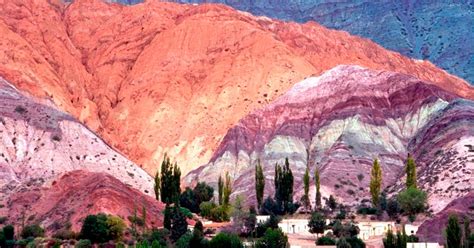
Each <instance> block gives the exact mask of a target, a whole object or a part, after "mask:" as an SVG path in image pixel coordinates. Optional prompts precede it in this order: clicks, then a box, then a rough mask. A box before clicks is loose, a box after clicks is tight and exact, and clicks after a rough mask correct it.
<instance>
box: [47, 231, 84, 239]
mask: <svg viewBox="0 0 474 248" xmlns="http://www.w3.org/2000/svg"><path fill="white" fill-rule="evenodd" d="M77 236H78V235H77V233H75V232H74V231H71V230H69V229H59V230H58V231H56V233H54V234H53V238H55V239H62V240H68V239H76V238H77Z"/></svg>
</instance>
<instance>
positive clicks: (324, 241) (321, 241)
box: [316, 236, 336, 245]
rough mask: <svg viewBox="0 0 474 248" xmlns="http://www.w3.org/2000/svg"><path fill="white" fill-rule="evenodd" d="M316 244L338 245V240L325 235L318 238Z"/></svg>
mask: <svg viewBox="0 0 474 248" xmlns="http://www.w3.org/2000/svg"><path fill="white" fill-rule="evenodd" d="M316 245H336V240H334V239H333V238H331V237H328V236H323V237H321V238H319V239H318V240H316Z"/></svg>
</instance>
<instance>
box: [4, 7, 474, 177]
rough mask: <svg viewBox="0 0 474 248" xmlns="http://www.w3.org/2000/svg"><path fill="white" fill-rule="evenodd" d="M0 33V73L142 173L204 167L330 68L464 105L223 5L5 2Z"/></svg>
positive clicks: (344, 46)
mask: <svg viewBox="0 0 474 248" xmlns="http://www.w3.org/2000/svg"><path fill="white" fill-rule="evenodd" d="M51 27H54V28H51ZM0 34H1V35H2V39H1V40H0V75H2V76H4V77H5V78H6V79H8V80H9V81H10V82H11V83H12V84H14V85H16V86H17V87H18V88H20V89H22V90H26V91H28V92H30V93H32V94H33V95H35V96H40V97H44V98H48V99H51V100H52V101H53V102H54V103H55V104H56V105H57V106H59V107H60V108H61V109H63V110H65V111H67V112H69V113H71V114H72V115H73V116H75V117H76V118H77V119H79V120H80V121H81V122H83V123H85V124H86V125H87V126H88V127H90V128H91V129H92V130H93V131H97V132H98V134H99V135H100V136H101V137H103V138H104V139H105V140H106V141H107V142H108V143H110V144H111V145H112V146H113V147H115V148H118V149H119V150H120V151H121V152H123V153H124V154H126V155H127V157H128V158H130V159H131V160H132V161H134V162H135V163H137V164H139V165H140V166H143V167H144V168H145V169H146V170H147V171H148V172H151V173H154V172H155V170H156V168H157V167H158V165H159V163H160V161H161V159H162V156H163V153H164V152H168V153H169V155H171V156H172V157H175V158H176V159H177V160H178V163H179V164H180V165H181V167H182V170H183V172H187V171H189V170H191V169H194V168H196V167H197V166H199V165H202V164H205V163H207V162H208V161H209V159H210V158H211V156H212V154H213V153H214V151H215V149H216V148H217V145H218V144H219V143H220V142H221V140H222V138H223V136H224V135H225V133H226V131H227V129H228V128H229V127H231V126H232V125H234V124H235V123H236V122H237V121H238V120H239V119H241V118H242V117H243V116H245V115H246V114H248V113H249V112H251V111H252V110H254V109H255V108H258V107H261V106H263V105H265V104H266V103H268V102H271V101H272V100H273V99H275V98H276V97H278V96H279V95H280V94H282V93H283V92H285V91H286V90H287V89H288V88H289V87H290V86H291V85H293V84H294V83H295V82H298V81H300V80H302V79H303V78H304V77H307V76H309V75H313V74H314V75H317V74H319V73H321V72H323V71H325V70H327V69H329V68H332V67H334V66H336V65H339V64H359V65H363V66H365V67H368V68H372V69H384V70H390V71H396V72H401V73H406V74H411V75H414V76H417V77H419V78H420V79H422V80H425V81H426V82H428V83H431V82H433V83H435V84H436V85H438V86H439V87H441V88H443V89H446V90H453V91H454V92H455V93H456V94H459V95H461V96H464V97H467V98H471V99H472V98H474V94H473V93H472V88H470V87H469V86H468V85H467V84H466V83H465V82H464V81H462V80H460V79H459V78H456V77H453V76H451V75H449V74H447V73H445V72H444V71H442V70H440V69H438V68H436V67H435V66H433V65H432V64H430V63H428V62H423V61H415V60H410V59H408V58H405V57H403V56H401V55H399V54H397V53H393V52H389V51H387V50H385V49H383V48H382V47H380V46H378V45H376V44H375V43H373V42H370V41H368V40H365V39H361V38H358V37H355V36H351V35H349V34H347V33H345V32H339V31H333V30H329V29H326V28H324V27H322V26H320V25H318V24H316V23H307V24H297V23H285V22H280V21H277V20H270V19H268V18H264V17H254V16H252V15H250V14H248V13H243V12H238V11H235V10H233V9H231V8H228V7H225V6H222V5H199V6H193V5H180V4H173V3H160V2H157V1H149V2H147V3H144V4H137V5H133V6H128V7H127V6H121V5H118V4H107V3H105V2H103V1H100V0H77V1H74V2H73V3H70V4H64V3H61V2H60V1H44V0H33V1H26V0H16V1H4V2H2V4H0Z"/></svg>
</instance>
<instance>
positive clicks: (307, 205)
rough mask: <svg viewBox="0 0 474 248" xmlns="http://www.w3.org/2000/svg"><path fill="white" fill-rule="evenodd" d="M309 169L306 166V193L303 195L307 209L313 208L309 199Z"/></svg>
mask: <svg viewBox="0 0 474 248" xmlns="http://www.w3.org/2000/svg"><path fill="white" fill-rule="evenodd" d="M309 180H310V178H309V169H308V167H306V171H305V172H304V176H303V186H304V195H303V204H304V206H305V208H306V209H311V203H310V201H309Z"/></svg>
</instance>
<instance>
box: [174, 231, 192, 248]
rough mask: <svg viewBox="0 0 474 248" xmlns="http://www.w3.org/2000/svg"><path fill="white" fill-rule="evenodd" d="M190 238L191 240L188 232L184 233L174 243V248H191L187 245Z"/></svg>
mask: <svg viewBox="0 0 474 248" xmlns="http://www.w3.org/2000/svg"><path fill="white" fill-rule="evenodd" d="M192 238H193V235H192V234H191V233H190V232H186V233H185V234H183V235H182V236H181V237H180V238H179V239H178V240H177V241H176V244H175V247H176V248H193V247H191V246H190V245H189V243H190V242H191V239H192Z"/></svg>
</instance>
